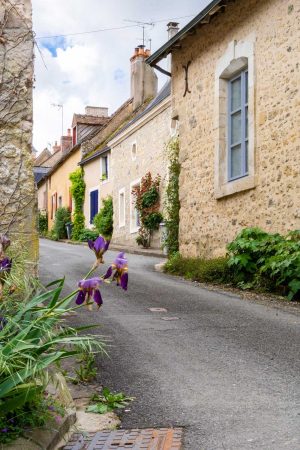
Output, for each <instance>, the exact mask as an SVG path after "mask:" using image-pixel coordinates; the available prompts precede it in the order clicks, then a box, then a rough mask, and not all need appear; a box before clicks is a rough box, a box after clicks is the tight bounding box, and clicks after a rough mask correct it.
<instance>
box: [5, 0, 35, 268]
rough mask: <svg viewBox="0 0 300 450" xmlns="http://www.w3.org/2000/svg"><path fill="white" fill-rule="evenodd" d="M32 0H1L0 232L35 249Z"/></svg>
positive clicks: (30, 254) (31, 256) (30, 255)
mask: <svg viewBox="0 0 300 450" xmlns="http://www.w3.org/2000/svg"><path fill="white" fill-rule="evenodd" d="M32 85H33V32H32V7H31V0H21V1H20V0H18V1H16V0H0V233H7V234H8V235H9V237H10V238H11V240H14V241H16V240H18V241H21V243H22V244H21V245H22V249H24V248H25V249H28V260H29V261H30V264H31V268H35V262H36V260H37V252H38V239H37V230H36V195H35V186H34V178H33V170H32Z"/></svg>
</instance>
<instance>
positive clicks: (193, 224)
mask: <svg viewBox="0 0 300 450" xmlns="http://www.w3.org/2000/svg"><path fill="white" fill-rule="evenodd" d="M170 53H171V54H172V69H171V72H172V118H173V120H178V121H179V141H180V161H181V175H180V202H181V209H180V251H181V253H182V254H183V255H184V256H202V257H208V258H210V257H214V256H217V255H221V254H224V253H225V248H226V244H227V243H228V242H229V241H231V240H232V239H233V238H234V237H235V236H236V234H237V233H238V232H239V231H240V230H241V229H242V228H244V227H249V226H258V227H261V228H263V229H264V230H267V231H270V232H280V233H287V232H288V231H289V230H293V229H299V228H300V5H299V1H293V0H291V1H289V2H286V1H282V0H243V1H242V0H236V1H234V2H233V1H224V0H222V1H220V0H214V1H211V2H210V3H209V5H208V6H207V7H206V8H205V9H204V10H203V11H201V12H200V13H199V14H198V15H197V16H196V17H195V18H194V19H193V20H192V21H191V22H190V23H188V24H187V25H186V26H185V27H184V28H183V29H182V30H181V31H180V32H178V33H177V34H176V35H175V36H174V37H173V38H172V39H171V40H169V41H168V42H167V43H166V44H165V45H163V46H162V47H161V48H160V49H159V50H157V51H156V52H155V53H154V54H153V55H152V56H151V57H150V58H148V61H147V62H148V63H149V64H150V65H152V66H156V67H157V66H158V67H159V62H160V60H161V59H162V58H164V57H166V56H167V55H168V54H170Z"/></svg>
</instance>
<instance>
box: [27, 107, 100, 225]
mask: <svg viewBox="0 0 300 450" xmlns="http://www.w3.org/2000/svg"><path fill="white" fill-rule="evenodd" d="M108 121H109V117H108V110H107V108H103V107H96V106H87V107H86V109H85V114H74V116H73V121H72V133H71V130H68V134H67V135H66V136H61V139H60V143H59V144H58V143H57V142H55V145H54V146H53V148H52V153H51V156H50V157H49V158H47V159H45V158H44V157H43V158H42V159H41V155H42V154H41V155H39V156H38V157H37V159H36V162H35V167H34V171H35V177H36V183H37V188H38V208H39V210H40V211H43V212H47V213H48V229H49V230H51V229H52V227H53V224H54V220H55V213H56V211H57V209H58V208H60V207H65V208H69V209H70V210H71V211H72V209H73V200H72V196H71V193H70V188H71V182H70V180H69V175H70V174H71V173H72V172H73V171H74V170H76V169H77V168H78V163H79V161H80V160H81V156H82V153H81V152H82V150H81V146H82V145H83V144H84V143H85V141H87V140H88V139H90V138H92V136H94V135H95V134H97V133H98V131H99V130H101V128H103V127H104V126H105V125H106V123H107V122H108ZM42 153H46V151H45V150H44V151H43V152H42ZM37 161H38V164H37ZM46 169H47V170H46ZM43 170H44V175H42V172H43Z"/></svg>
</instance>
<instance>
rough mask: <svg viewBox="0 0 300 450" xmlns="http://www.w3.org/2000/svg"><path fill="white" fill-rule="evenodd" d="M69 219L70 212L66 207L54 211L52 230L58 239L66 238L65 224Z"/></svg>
mask: <svg viewBox="0 0 300 450" xmlns="http://www.w3.org/2000/svg"><path fill="white" fill-rule="evenodd" d="M70 221H71V212H70V210H69V209H68V208H63V207H62V208H58V209H57V211H56V213H55V221H54V225H53V232H54V234H55V235H56V236H57V238H58V239H66V238H67V230H66V224H67V223H68V222H70Z"/></svg>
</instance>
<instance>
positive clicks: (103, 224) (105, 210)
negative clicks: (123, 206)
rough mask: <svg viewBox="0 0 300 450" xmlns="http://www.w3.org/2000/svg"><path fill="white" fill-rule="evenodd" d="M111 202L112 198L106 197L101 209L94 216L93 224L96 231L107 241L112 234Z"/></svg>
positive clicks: (112, 211) (112, 213) (112, 212)
mask: <svg viewBox="0 0 300 450" xmlns="http://www.w3.org/2000/svg"><path fill="white" fill-rule="evenodd" d="M113 215H114V210H113V200H112V197H110V196H109V197H107V198H106V199H104V200H103V207H102V208H101V209H100V211H99V212H98V214H96V215H95V217H94V220H93V223H94V225H95V227H96V229H97V231H98V234H101V235H102V236H104V237H105V238H106V239H109V238H110V237H111V236H112V233H113Z"/></svg>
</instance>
